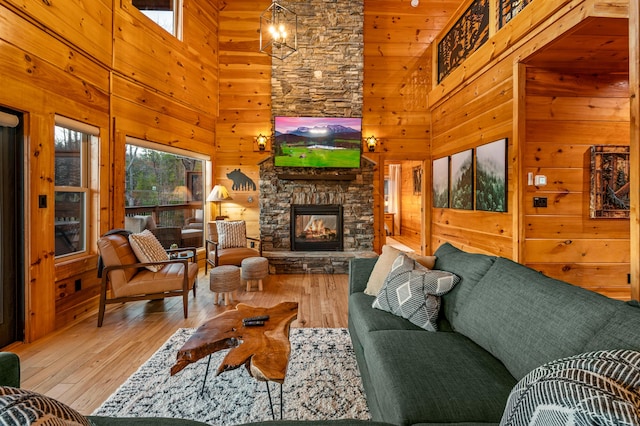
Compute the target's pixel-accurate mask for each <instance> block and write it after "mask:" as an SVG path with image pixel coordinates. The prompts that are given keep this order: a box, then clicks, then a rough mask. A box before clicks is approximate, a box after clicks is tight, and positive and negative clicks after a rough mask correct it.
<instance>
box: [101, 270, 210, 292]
mask: <svg viewBox="0 0 640 426" xmlns="http://www.w3.org/2000/svg"><path fill="white" fill-rule="evenodd" d="M187 265H188V272H187V273H188V274H189V275H188V276H189V290H191V289H192V288H193V283H195V281H196V277H197V275H198V264H197V263H194V262H189V263H188V264H187ZM183 271H184V265H183V264H182V263H171V264H168V265H164V266H163V267H162V269H160V270H159V271H158V272H152V271H149V270H148V269H140V270H139V272H138V273H137V274H136V275H135V276H134V277H133V278H132V279H131V280H129V282H128V283H127V285H126V286H122V287H119V288H118V289H117V290H116V289H115V288H114V289H113V290H114V296H115V297H130V296H137V295H142V294H154V293H165V292H169V291H176V289H179V288H181V287H182V283H183V280H184V277H183V275H182V274H183Z"/></svg>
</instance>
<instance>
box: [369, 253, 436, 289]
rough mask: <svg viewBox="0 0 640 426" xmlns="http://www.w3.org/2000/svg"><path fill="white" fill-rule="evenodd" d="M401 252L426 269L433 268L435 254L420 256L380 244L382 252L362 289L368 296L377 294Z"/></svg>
mask: <svg viewBox="0 0 640 426" xmlns="http://www.w3.org/2000/svg"><path fill="white" fill-rule="evenodd" d="M402 253H404V254H406V255H407V256H409V257H410V258H412V259H413V260H415V261H416V262H418V263H419V264H421V265H422V266H424V267H425V268H427V269H433V266H434V265H435V263H436V257H435V256H421V255H419V254H417V253H406V252H403V251H402V250H398V249H397V248H395V247H393V246H390V245H384V246H382V254H380V256H379V257H378V260H377V261H376V264H375V265H374V266H373V270H372V271H371V275H369V280H368V281H367V288H365V289H364V294H368V295H369V296H377V295H378V292H379V291H380V289H381V288H382V286H383V285H384V280H385V278H386V277H387V275H389V271H391V265H392V264H393V261H394V260H396V258H397V257H398V255H399V254H402Z"/></svg>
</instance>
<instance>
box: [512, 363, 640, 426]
mask: <svg viewBox="0 0 640 426" xmlns="http://www.w3.org/2000/svg"><path fill="white" fill-rule="evenodd" d="M638 424H640V352H637V351H631V350H608V351H595V352H587V353H584V354H580V355H575V356H572V357H568V358H562V359H559V360H556V361H551V362H549V363H547V364H544V365H543V366H541V367H538V368H536V369H535V370H533V371H532V372H530V373H529V374H527V375H526V376H525V377H524V378H523V379H522V380H520V382H518V384H517V385H516V386H515V387H514V388H513V390H512V391H511V394H510V395H509V399H508V400H507V407H506V409H505V411H504V414H503V415H502V421H501V422H500V425H501V426H521V425H529V426H556V425H557V426H560V425H572V426H573V425H603V426H604V425H611V426H614V425H638Z"/></svg>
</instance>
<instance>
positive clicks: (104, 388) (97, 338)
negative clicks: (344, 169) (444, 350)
mask: <svg viewBox="0 0 640 426" xmlns="http://www.w3.org/2000/svg"><path fill="white" fill-rule="evenodd" d="M347 296H348V277H347V275H329V274H300V275H271V276H269V278H267V280H265V282H264V291H263V292H258V291H252V292H246V291H244V290H241V291H239V292H238V297H237V302H242V303H247V304H250V305H257V306H272V305H274V304H276V303H279V302H282V301H297V302H298V304H299V306H298V319H297V320H296V321H294V322H293V324H292V327H346V326H347V311H348V304H347ZM234 300H235V299H234ZM226 309H232V307H225V306H222V305H219V306H216V305H214V304H213V294H212V293H211V292H210V290H209V277H208V276H203V270H201V271H200V279H199V285H198V289H197V296H196V297H195V298H193V297H192V296H190V297H189V318H188V319H184V318H183V314H182V298H181V297H173V298H169V299H165V300H158V301H151V302H149V301H140V302H129V303H127V304H117V305H109V306H107V311H106V314H105V319H104V324H103V326H102V327H101V328H98V327H97V326H96V325H97V311H96V312H95V313H93V314H91V315H88V316H87V317H86V318H83V319H82V320H80V321H79V322H77V323H76V324H73V325H71V326H69V327H66V328H64V329H62V330H59V331H57V332H55V333H53V334H51V335H49V336H47V337H45V338H43V339H40V340H38V341H36V342H34V343H31V344H23V343H17V344H13V345H11V346H9V347H7V348H4V350H9V351H11V352H15V353H16V354H18V355H19V356H20V360H21V375H22V387H23V388H25V389H30V390H33V391H36V392H40V393H43V394H45V395H48V396H51V397H53V398H56V399H58V400H60V401H62V402H64V403H66V404H68V405H69V406H71V407H72V408H74V409H76V410H78V411H79V412H80V413H82V414H91V413H92V412H93V411H94V410H95V409H96V408H97V407H99V406H100V404H102V402H104V400H105V399H107V397H109V396H110V395H111V394H112V393H113V392H114V391H115V390H116V389H117V388H118V387H119V386H120V385H121V384H122V383H123V382H124V381H125V380H126V379H127V378H128V377H129V376H130V375H131V374H133V373H134V372H135V371H136V370H137V369H138V367H139V366H140V365H141V364H142V363H143V362H144V361H146V360H147V359H148V358H149V357H151V355H152V354H153V353H154V352H155V351H156V350H157V349H158V348H159V347H160V346H161V345H162V344H163V343H164V342H165V341H166V340H167V339H168V338H169V336H171V335H172V334H173V333H174V332H175V331H176V330H177V329H178V328H184V327H197V326H198V325H199V324H200V323H201V322H203V321H204V320H206V319H209V318H211V317H213V316H215V315H216V314H219V313H221V312H223V311H224V310H226Z"/></svg>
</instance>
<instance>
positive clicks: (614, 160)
mask: <svg viewBox="0 0 640 426" xmlns="http://www.w3.org/2000/svg"><path fill="white" fill-rule="evenodd" d="M629 171H630V164H629V147H628V146H624V145H623V146H619V145H595V146H592V147H591V194H590V200H589V201H590V202H589V213H590V217H591V218H592V219H598V218H608V219H611V218H628V217H629V213H630V209H629V198H630V195H629V194H630V192H629Z"/></svg>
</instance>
